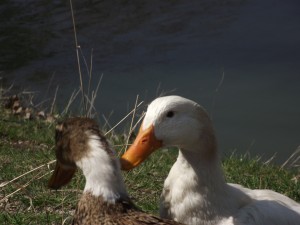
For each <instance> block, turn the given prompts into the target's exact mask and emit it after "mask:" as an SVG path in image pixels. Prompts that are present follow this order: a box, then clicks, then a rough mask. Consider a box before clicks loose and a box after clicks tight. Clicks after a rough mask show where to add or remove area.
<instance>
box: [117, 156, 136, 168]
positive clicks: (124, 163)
mask: <svg viewBox="0 0 300 225" xmlns="http://www.w3.org/2000/svg"><path fill="white" fill-rule="evenodd" d="M120 164H121V169H122V170H125V171H128V170H131V169H132V168H133V167H134V166H133V165H132V163H130V162H129V161H128V160H126V159H125V158H123V157H122V158H120Z"/></svg>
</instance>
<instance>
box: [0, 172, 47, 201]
mask: <svg viewBox="0 0 300 225" xmlns="http://www.w3.org/2000/svg"><path fill="white" fill-rule="evenodd" d="M51 172H52V171H50V172H48V173H45V174H42V175H41V176H40V174H41V173H42V171H40V172H39V173H38V174H36V175H35V176H34V177H33V178H32V179H30V180H29V181H28V182H27V183H25V184H23V185H22V186H21V187H20V188H18V189H17V190H15V191H13V192H11V193H10V194H8V195H6V196H4V198H2V199H1V200H0V202H3V201H6V200H7V199H8V198H10V197H12V196H13V195H14V194H16V193H17V192H19V191H21V190H23V189H24V188H26V187H27V186H29V185H30V184H31V183H32V182H33V181H36V180H39V179H41V178H42V177H44V176H46V175H48V174H49V173H51Z"/></svg>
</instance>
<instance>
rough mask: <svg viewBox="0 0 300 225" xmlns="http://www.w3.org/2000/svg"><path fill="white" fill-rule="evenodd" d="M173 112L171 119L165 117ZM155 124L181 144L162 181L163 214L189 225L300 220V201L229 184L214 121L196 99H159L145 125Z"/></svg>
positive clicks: (161, 135)
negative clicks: (166, 175)
mask: <svg viewBox="0 0 300 225" xmlns="http://www.w3.org/2000/svg"><path fill="white" fill-rule="evenodd" d="M169 111H172V112H174V113H173V116H172V117H168V116H166V115H167V114H168V112H169ZM169 115H170V114H169ZM151 125H153V126H154V130H155V132H154V133H155V136H156V138H157V139H158V140H161V141H162V142H163V144H164V145H165V146H178V147H179V148H180V152H179V156H178V159H177V161H176V162H175V164H174V165H173V167H172V169H171V171H170V173H169V175H168V177H167V179H166V180H165V183H164V189H163V192H162V195H161V203H160V215H161V216H162V217H165V218H171V219H174V220H176V221H179V222H182V223H186V224H190V225H201V224H205V225H221V224H222V225H224V224H225V225H250V224H253V225H254V224H255V225H258V224H263V225H276V224H277V225H283V224H295V225H296V224H300V205H299V204H298V203H296V202H295V201H293V200H291V199H289V198H288V197H286V196H284V195H281V194H279V193H276V192H273V191H270V190H250V189H247V188H243V187H242V186H240V185H235V184H226V183H225V180H224V178H223V172H222V169H221V165H220V161H219V159H218V152H217V144H216V140H215V134H214V130H213V128H212V123H211V121H210V119H209V116H208V115H207V113H206V111H205V110H204V109H202V108H201V107H200V106H199V105H198V104H197V103H195V102H193V101H191V100H188V99H185V98H182V97H179V96H166V97H161V98H157V99H156V100H154V101H153V102H152V103H151V104H150V105H149V107H148V110H147V113H146V115H145V119H144V122H143V127H142V128H143V129H145V128H147V127H149V126H151Z"/></svg>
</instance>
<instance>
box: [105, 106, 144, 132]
mask: <svg viewBox="0 0 300 225" xmlns="http://www.w3.org/2000/svg"><path fill="white" fill-rule="evenodd" d="M143 103H144V102H143V101H141V102H140V103H139V104H138V105H137V106H136V108H138V107H140V106H141V105H142V104H143ZM135 110H136V109H133V110H131V111H130V112H129V113H128V114H127V115H126V116H125V117H123V119H121V120H120V121H119V122H118V123H117V124H116V125H115V126H113V127H112V128H111V129H110V130H109V131H107V132H106V133H105V135H107V134H109V133H110V132H112V131H113V130H114V129H115V128H116V127H117V126H119V125H120V124H121V123H122V122H123V121H124V120H126V119H127V117H128V116H130V115H131V114H132V113H133V112H134V111H135Z"/></svg>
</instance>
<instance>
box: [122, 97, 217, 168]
mask: <svg viewBox="0 0 300 225" xmlns="http://www.w3.org/2000/svg"><path fill="white" fill-rule="evenodd" d="M163 146H165V147H169V146H175V147H178V148H180V149H181V151H182V152H183V151H184V152H187V153H188V152H190V153H192V152H193V153H196V154H198V155H200V157H207V158H211V157H215V156H214V155H215V154H216V140H215V135H214V130H213V127H212V123H211V120H210V118H209V116H208V114H207V112H206V111H205V110H204V109H203V108H202V107H201V106H200V105H199V104H197V103H196V102H194V101H192V100H189V99H186V98H183V97H180V96H165V97H159V98H157V99H155V100H154V101H153V102H151V104H150V105H149V106H148V109H147V112H146V115H145V118H144V120H143V122H142V125H141V128H140V131H139V133H138V136H137V138H136V140H135V141H134V143H133V144H132V146H131V147H130V148H129V149H128V150H127V151H126V153H125V154H124V155H123V156H122V158H121V164H122V169H124V170H129V169H131V168H134V167H135V166H137V165H139V164H140V163H141V162H142V161H144V160H145V159H146V158H147V157H148V156H149V155H150V154H151V153H152V152H153V151H154V150H156V149H158V148H160V147H163Z"/></svg>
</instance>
